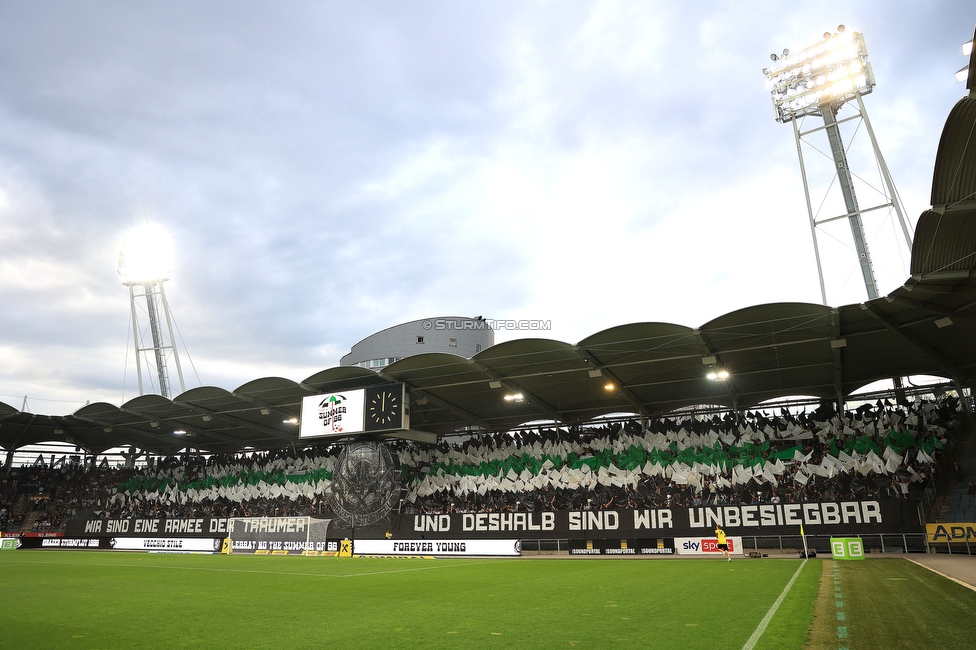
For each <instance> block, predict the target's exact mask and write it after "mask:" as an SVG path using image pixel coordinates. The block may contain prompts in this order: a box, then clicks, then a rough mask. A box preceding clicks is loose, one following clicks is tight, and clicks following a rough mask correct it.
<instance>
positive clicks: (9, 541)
mask: <svg viewBox="0 0 976 650" xmlns="http://www.w3.org/2000/svg"><path fill="white" fill-rule="evenodd" d="M16 549H17V540H16V539H15V538H13V537H4V538H3V539H0V551H14V550H16Z"/></svg>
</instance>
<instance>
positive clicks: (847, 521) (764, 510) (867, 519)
mask: <svg viewBox="0 0 976 650" xmlns="http://www.w3.org/2000/svg"><path fill="white" fill-rule="evenodd" d="M227 522H228V520H227V519H223V518H209V517H202V518H196V519H165V518H162V519H134V518H133V519H88V520H85V519H73V520H71V521H69V522H68V523H67V525H66V527H65V533H64V534H65V536H66V537H76V538H92V537H94V538H102V537H146V538H149V537H215V538H223V537H227ZM716 525H721V526H722V527H723V528H724V529H725V532H726V534H728V535H738V536H742V537H754V536H760V537H761V536H765V535H770V536H775V535H797V534H799V531H800V526H801V525H802V526H803V527H804V532H805V533H806V534H807V535H835V536H836V535H838V534H842V535H845V534H851V535H867V534H876V533H918V532H924V531H925V527H924V525H923V523H922V522H921V520H920V519H919V515H918V501H916V500H914V499H879V500H875V501H825V502H812V503H785V504H783V503H781V504H775V505H774V504H752V505H723V506H694V507H691V508H678V507H675V508H639V509H635V510H571V511H566V510H560V511H547V512H472V513H456V514H450V515H400V516H396V517H394V520H393V522H392V525H391V526H390V527H389V530H390V533H391V534H392V535H393V537H394V538H396V539H466V538H468V539H469V538H474V537H491V538H496V539H510V538H519V539H584V540H585V539H590V540H595V539H616V540H620V539H638V540H639V539H645V538H651V539H654V538H670V537H695V536H700V535H702V534H711V531H713V530H715V526H716ZM385 532H386V529H385V528H377V529H373V528H356V529H355V530H353V529H348V528H342V527H338V526H335V525H333V526H332V527H331V528H329V531H328V538H329V539H330V540H337V539H343V538H346V537H348V538H350V539H356V538H359V539H368V538H377V539H379V538H382V537H383V536H384V535H385Z"/></svg>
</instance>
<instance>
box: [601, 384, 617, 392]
mask: <svg viewBox="0 0 976 650" xmlns="http://www.w3.org/2000/svg"><path fill="white" fill-rule="evenodd" d="M614 388H616V386H614V385H613V382H607V383H606V384H604V385H603V389H604V390H607V391H611V390H613V389H614Z"/></svg>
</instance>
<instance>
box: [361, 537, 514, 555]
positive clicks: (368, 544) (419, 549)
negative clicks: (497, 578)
mask: <svg viewBox="0 0 976 650" xmlns="http://www.w3.org/2000/svg"><path fill="white" fill-rule="evenodd" d="M352 550H353V553H354V554H356V555H436V556H464V555H505V556H511V555H521V554H522V543H521V540H517V539H454V540H451V539H444V540H429V539H402V540H401V539H357V540H356V541H355V542H353V548H352Z"/></svg>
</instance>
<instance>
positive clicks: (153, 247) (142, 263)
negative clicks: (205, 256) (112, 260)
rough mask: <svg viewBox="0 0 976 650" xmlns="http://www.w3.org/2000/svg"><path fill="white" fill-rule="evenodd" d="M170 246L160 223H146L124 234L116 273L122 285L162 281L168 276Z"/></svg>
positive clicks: (170, 261)
mask: <svg viewBox="0 0 976 650" xmlns="http://www.w3.org/2000/svg"><path fill="white" fill-rule="evenodd" d="M172 259H173V245H172V240H171V239H170V236H169V234H168V233H167V232H166V231H165V230H163V228H161V227H160V226H157V225H155V224H147V225H143V226H139V227H138V228H134V229H132V230H130V231H129V232H128V233H126V236H125V240H124V242H123V244H122V248H121V250H120V251H119V266H118V271H119V275H120V276H122V283H123V284H126V285H133V284H147V283H152V282H162V281H165V280H168V279H169V276H170V269H171V267H172Z"/></svg>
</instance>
